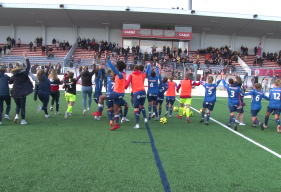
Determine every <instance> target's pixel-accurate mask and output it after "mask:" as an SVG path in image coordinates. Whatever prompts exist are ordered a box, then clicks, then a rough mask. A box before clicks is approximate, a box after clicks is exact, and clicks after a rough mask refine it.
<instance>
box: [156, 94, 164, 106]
mask: <svg viewBox="0 0 281 192" xmlns="http://www.w3.org/2000/svg"><path fill="white" fill-rule="evenodd" d="M163 102H164V95H158V97H157V101H156V105H158V103H159V104H160V105H162V103H163Z"/></svg>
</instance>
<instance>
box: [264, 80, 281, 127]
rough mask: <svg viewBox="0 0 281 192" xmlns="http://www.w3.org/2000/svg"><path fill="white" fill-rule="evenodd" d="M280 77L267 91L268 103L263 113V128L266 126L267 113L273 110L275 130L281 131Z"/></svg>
mask: <svg viewBox="0 0 281 192" xmlns="http://www.w3.org/2000/svg"><path fill="white" fill-rule="evenodd" d="M279 85H280V79H277V80H275V81H274V83H273V88H272V89H270V91H269V105H268V107H267V111H266V114H265V120H264V128H267V123H268V120H269V115H270V113H272V112H273V111H274V114H275V122H276V124H277V132H278V133H281V126H280V120H279V115H280V110H281V89H280V88H279Z"/></svg>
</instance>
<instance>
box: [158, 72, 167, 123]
mask: <svg viewBox="0 0 281 192" xmlns="http://www.w3.org/2000/svg"><path fill="white" fill-rule="evenodd" d="M159 81H160V84H159V92H158V97H157V102H156V107H157V105H158V106H159V114H158V117H157V118H155V121H159V119H160V118H161V112H162V104H163V101H164V94H165V92H166V91H167V90H168V88H169V85H168V83H167V82H168V78H167V77H164V78H163V80H162V77H161V72H160V76H159Z"/></svg>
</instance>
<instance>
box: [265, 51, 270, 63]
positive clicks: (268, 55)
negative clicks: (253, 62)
mask: <svg viewBox="0 0 281 192" xmlns="http://www.w3.org/2000/svg"><path fill="white" fill-rule="evenodd" d="M266 60H267V61H269V60H270V53H269V52H267V54H266Z"/></svg>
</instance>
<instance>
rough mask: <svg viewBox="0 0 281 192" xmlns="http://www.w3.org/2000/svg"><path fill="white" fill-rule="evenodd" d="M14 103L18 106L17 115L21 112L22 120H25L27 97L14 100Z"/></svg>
mask: <svg viewBox="0 0 281 192" xmlns="http://www.w3.org/2000/svg"><path fill="white" fill-rule="evenodd" d="M14 101H15V103H16V105H17V107H16V114H19V113H20V112H21V119H25V104H26V97H22V98H14Z"/></svg>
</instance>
